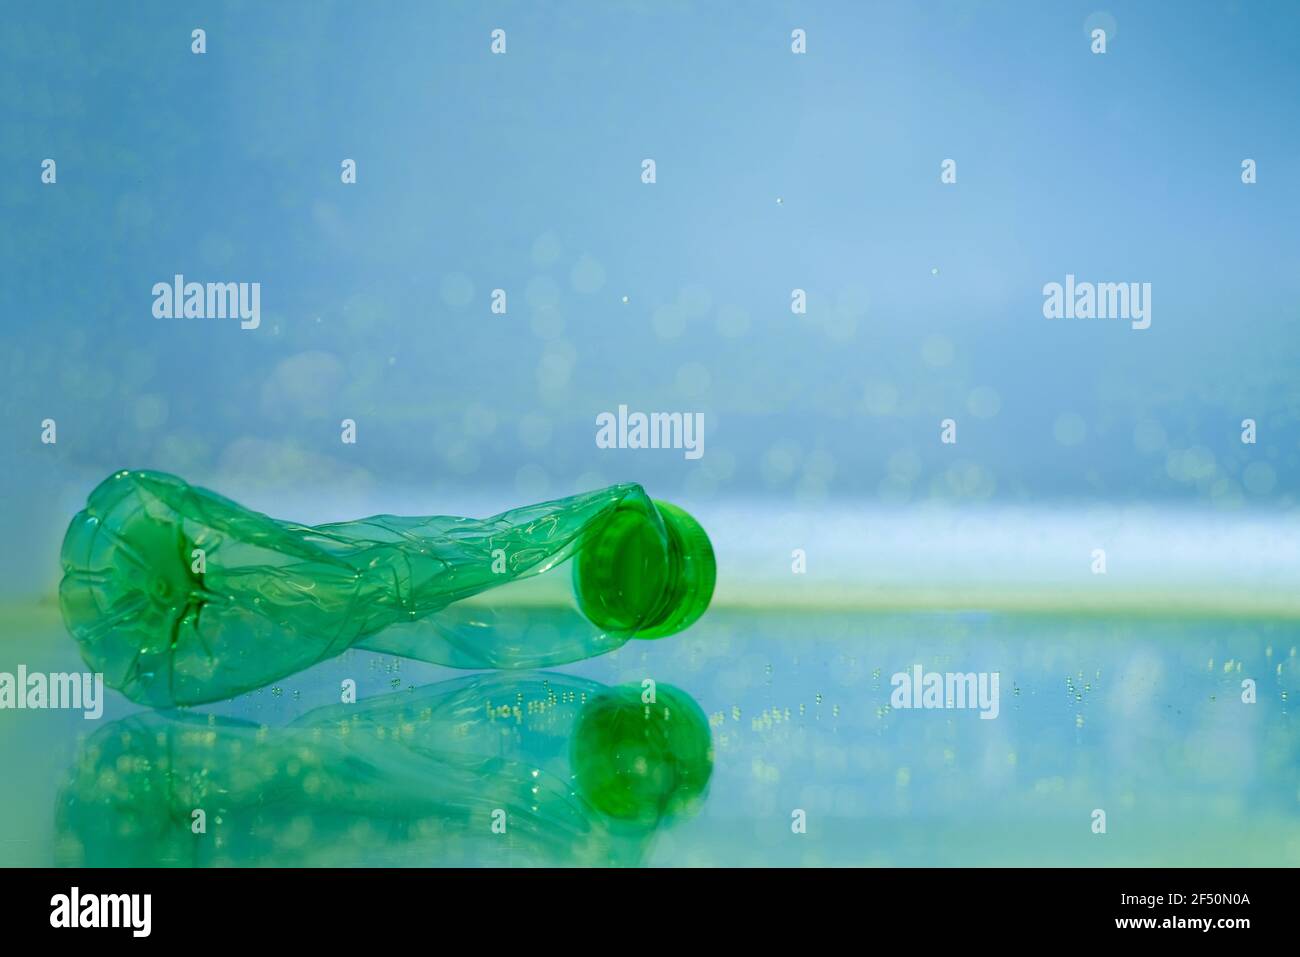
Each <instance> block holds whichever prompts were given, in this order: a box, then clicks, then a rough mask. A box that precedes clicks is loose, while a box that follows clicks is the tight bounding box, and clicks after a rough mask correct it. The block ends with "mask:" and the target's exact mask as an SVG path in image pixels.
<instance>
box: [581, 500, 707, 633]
mask: <svg viewBox="0 0 1300 957" xmlns="http://www.w3.org/2000/svg"><path fill="white" fill-rule="evenodd" d="M654 508H655V510H656V511H657V512H658V514H659V517H660V518H661V519H662V523H660V522H656V521H654V520H653V516H652V515H649V514H647V512H646V511H645V510H644V506H635V505H633V506H629V507H627V508H620V509H618V510H617V511H615V513H614V514H613V515H612V516H611V517H610V518H609V520H608V521H607V522H606V523H605V524H604V525H603V526H602V527H601V528H600V529H598V530H596V531H595V533H594V534H593V535H592V536H591V537H590V538H589V539H588V540H587V541H585V542H584V543H583V546H582V551H581V553H580V554H579V555H578V556H577V560H576V561H575V563H574V588H575V591H576V592H577V598H578V604H579V606H580V607H581V608H582V612H583V614H584V615H586V616H587V619H588V620H589V621H591V622H592V624H594V625H596V626H597V627H599V628H601V629H603V630H605V631H608V632H613V633H618V634H632V635H634V636H635V637H637V638H662V637H664V636H666V635H672V634H676V633H677V632H679V631H682V630H683V629H685V628H688V627H689V626H690V625H692V624H693V623H694V622H695V621H696V620H697V619H698V618H699V617H700V616H701V615H702V614H704V612H705V610H706V609H707V608H708V607H709V602H710V601H711V600H712V598H713V586H714V583H715V581H716V579H717V567H716V564H715V561H714V557H713V546H712V545H711V544H710V543H709V537H708V535H707V534H706V533H705V531H704V529H703V528H702V527H701V526H700V523H699V522H697V521H696V520H695V519H694V518H692V517H691V516H690V515H689V514H688V513H687V512H685V511H684V510H682V509H680V508H678V507H677V506H675V505H671V504H669V503H667V502H660V501H656V502H655V503H654Z"/></svg>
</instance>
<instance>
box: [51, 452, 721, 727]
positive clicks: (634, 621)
mask: <svg viewBox="0 0 1300 957" xmlns="http://www.w3.org/2000/svg"><path fill="white" fill-rule="evenodd" d="M61 561H62V564H63V570H64V576H63V581H62V583H61V585H60V588H59V599H60V606H61V608H62V610H63V620H64V623H65V624H66V625H67V627H68V630H69V631H70V632H71V634H72V635H73V636H74V637H75V638H76V640H77V641H78V643H79V644H80V645H81V651H82V655H83V657H84V658H85V660H86V663H87V664H88V665H89V666H90V667H91V668H92V669H93V670H94V671H96V672H102V673H103V675H104V680H105V682H106V683H107V684H108V685H109V686H110V687H113V688H117V689H118V690H119V691H121V692H122V693H123V694H125V695H126V696H127V697H128V698H130V699H131V700H133V701H137V702H140V703H142V704H148V705H152V706H154V707H169V706H172V705H189V704H200V703H203V702H208V701H218V700H221V699H224V698H229V697H231V696H233V695H236V694H239V693H241V692H244V691H248V690H251V689H253V688H259V687H262V686H263V685H266V684H268V683H270V682H272V681H275V680H277V679H280V678H283V677H285V676H287V675H291V674H294V673H296V672H298V671H301V670H302V669H304V668H307V667H309V666H310V665H313V664H315V663H316V662H318V661H321V660H323V659H326V658H329V657H332V656H334V655H338V654H340V653H342V652H343V651H345V650H347V649H348V648H351V647H358V648H364V649H368V650H371V651H379V652H384V653H388V654H394V655H401V656H404V657H408V658H415V659H419V660H421V661H429V662H433V663H435V664H442V665H449V666H451V667H454V668H540V667H549V666H551V665H556V664H562V663H565V662H570V661H577V660H579V659H582V658H588V657H591V656H593V655H600V654H604V653H606V652H609V651H612V650H614V649H615V648H618V647H620V646H622V645H623V644H624V643H626V642H627V641H628V640H630V639H632V638H660V637H663V636H664V635H670V634H673V633H675V632H678V631H681V630H682V629H683V628H686V627H688V626H689V625H690V624H691V623H693V622H694V621H695V620H696V619H697V618H699V617H700V615H702V614H703V613H704V611H705V609H706V608H707V607H708V605H709V600H710V598H711V597H712V595H713V585H714V580H715V575H716V568H715V565H714V558H713V549H712V547H711V546H710V544H709V539H708V536H707V535H706V534H705V532H704V530H703V529H702V528H701V527H700V525H699V524H698V523H697V522H696V521H695V520H694V519H693V518H691V516H690V515H688V514H687V513H686V512H684V511H682V510H681V509H679V508H677V507H675V506H673V505H669V504H667V503H665V502H655V501H651V500H650V498H648V497H647V496H646V493H645V491H644V490H643V489H642V488H641V486H639V485H635V484H624V485H613V486H610V487H609V488H606V489H602V490H600V491H597V492H590V493H587V494H583V495H574V496H571V497H569V498H565V499H559V500H557V501H553V502H543V503H541V504H540V505H530V506H526V507H524V508H517V509H513V510H511V511H508V512H503V513H501V514H500V515H496V516H493V517H492V518H488V519H482V520H476V519H469V518H453V517H444V516H434V517H423V518H419V517H409V518H403V517H398V516H394V515H376V516H374V517H371V518H365V519H359V520H357V521H355V522H341V523H337V524H330V525H319V526H314V527H313V526H308V525H298V524H295V523H293V522H283V521H278V520H276V519H273V518H270V517H269V516H267V515H263V514H261V513H259V512H254V511H251V510H250V509H246V508H243V507H242V506H240V505H238V504H236V503H235V502H232V501H230V500H229V499H226V498H223V497H221V496H220V495H217V494H215V493H213V492H210V491H207V490H206V489H202V488H196V487H193V486H190V485H188V484H187V483H185V482H184V481H182V480H181V479H179V478H176V477H175V476H172V475H167V474H164V473H161V472H148V471H121V472H117V473H116V474H114V475H112V476H111V477H109V478H108V479H106V480H105V481H104V482H102V483H101V484H100V485H99V486H98V487H97V488H96V489H95V490H94V492H92V493H91V495H90V498H89V500H88V502H87V504H86V507H85V509H83V510H82V511H81V512H78V513H77V515H76V516H75V517H74V518H73V520H72V524H71V525H70V526H69V528H68V532H67V535H66V536H65V538H64V541H63V549H62V554H61Z"/></svg>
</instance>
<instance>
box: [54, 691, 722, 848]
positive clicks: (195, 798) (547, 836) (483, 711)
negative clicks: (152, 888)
mask: <svg viewBox="0 0 1300 957" xmlns="http://www.w3.org/2000/svg"><path fill="white" fill-rule="evenodd" d="M651 699H653V700H652V703H647V701H650V700H651ZM712 766H713V753H712V743H711V737H710V732H709V726H708V721H707V719H706V717H705V715H704V713H703V712H702V711H701V710H700V707H699V705H697V704H696V703H695V701H694V700H693V699H692V698H691V697H690V696H689V695H687V694H685V693H684V692H682V691H680V690H679V689H676V688H673V687H670V686H667V685H659V686H658V687H657V688H648V689H646V690H643V688H642V687H641V686H639V685H622V686H618V687H613V688H611V687H607V686H604V685H601V684H599V683H597V682H594V681H590V680H587V679H583V678H579V677H574V676H570V675H562V674H552V673H530V674H528V673H526V674H520V673H506V674H486V675H473V676H470V677H467V678H459V679H455V680H452V681H446V682H440V683H437V684H432V685H427V686H425V687H423V688H420V689H417V690H416V691H414V692H398V693H396V694H391V695H386V696H384V697H381V698H376V699H373V700H371V701H363V702H360V703H358V704H349V705H335V706H331V707H327V708H322V709H319V710H316V711H312V712H310V713H308V714H306V715H304V716H302V717H301V718H299V719H297V720H296V721H294V722H292V723H291V724H289V725H288V726H286V727H283V728H267V727H260V726H257V725H254V724H250V723H247V722H243V721H237V720H233V719H226V718H218V717H215V716H209V715H196V714H192V713H191V714H181V713H165V712H152V713H145V714H139V715H134V716H132V717H129V718H126V719H124V720H122V721H118V722H116V723H114V724H112V725H110V726H108V727H106V728H104V729H102V730H101V731H100V732H98V733H97V734H96V735H94V737H93V738H91V739H90V740H89V741H88V742H87V743H86V744H85V745H84V747H83V748H82V751H81V753H80V754H79V756H78V760H77V764H76V766H75V767H74V768H73V770H72V773H71V780H70V781H69V783H68V785H67V786H66V787H65V789H64V791H63V792H62V794H61V795H60V798H59V806H58V809H57V814H56V820H57V824H56V826H57V831H58V844H57V852H56V853H57V857H58V863H60V864H65V865H85V866H115V867H122V866H160V865H175V866H222V865H226V866H257V865H275V866H330V865H338V866H346V865H388V866H391V865H420V866H466V865H496V866H506V865H574V864H576V865H635V864H639V863H641V862H642V861H643V860H644V858H645V856H646V853H647V851H648V850H649V847H650V843H651V841H652V839H653V836H654V834H655V832H656V831H657V830H658V829H659V828H660V827H663V826H665V825H667V824H669V823H671V822H672V821H674V820H677V819H682V818H685V817H689V816H691V815H693V814H694V813H695V812H696V811H697V810H698V809H699V807H700V805H701V804H702V802H703V801H704V799H705V796H706V794H707V788H708V781H709V776H710V773H711V772H712Z"/></svg>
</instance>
